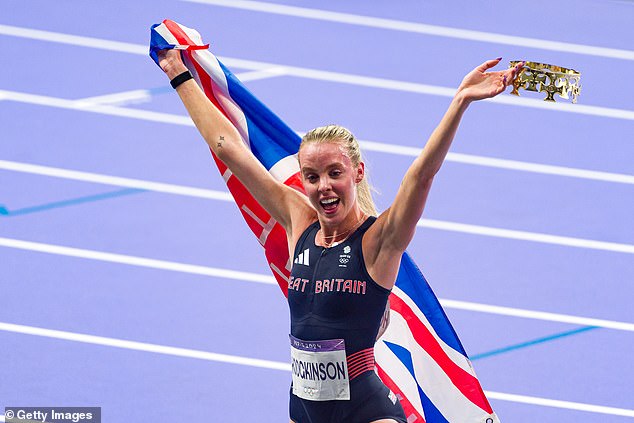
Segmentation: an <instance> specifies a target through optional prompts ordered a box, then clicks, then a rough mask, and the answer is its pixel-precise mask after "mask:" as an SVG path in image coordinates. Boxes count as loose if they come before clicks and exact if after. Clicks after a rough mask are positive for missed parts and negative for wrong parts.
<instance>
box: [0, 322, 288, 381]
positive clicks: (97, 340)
mask: <svg viewBox="0 0 634 423" xmlns="http://www.w3.org/2000/svg"><path fill="white" fill-rule="evenodd" d="M0 330H3V331H6V332H13V333H21V334H24V335H34V336H43V337H46V338H54V339H63V340H65V341H73V342H82V343H85V344H93V345H102V346H106V347H114V348H123V349H127V350H135V351H145V352H151V353H157V354H166V355H173V356H177V357H187V358H195V359H198V360H207V361H216V362H221V363H229V364H238V365H241V366H250V367H259V368H263V369H272V370H285V371H290V370H291V366H290V364H288V363H283V362H279V361H271V360H261V359H257V358H249V357H241V356H236V355H228V354H218V353H212V352H207V351H200V350H191V349H187V348H178V347H171V346H167V345H158V344H150V343H147V342H136V341H128V340H125V339H117V338H107V337H104V336H95V335H86V334H83V333H74V332H66V331H61V330H53V329H45V328H39V327H34V326H25V325H16V324H12V323H6V322H0Z"/></svg>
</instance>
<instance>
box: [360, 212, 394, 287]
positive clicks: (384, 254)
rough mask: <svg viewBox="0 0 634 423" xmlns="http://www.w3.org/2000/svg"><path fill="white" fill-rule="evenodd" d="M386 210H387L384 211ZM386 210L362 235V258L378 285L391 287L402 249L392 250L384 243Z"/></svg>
mask: <svg viewBox="0 0 634 423" xmlns="http://www.w3.org/2000/svg"><path fill="white" fill-rule="evenodd" d="M386 212H387V211H386ZM386 212H383V213H381V214H380V215H379V216H378V217H376V218H374V219H376V220H375V221H374V222H373V223H372V224H371V226H370V227H369V228H368V230H367V231H366V233H365V234H364V236H363V241H362V248H363V259H364V261H365V265H366V268H367V270H368V273H369V274H370V276H371V277H372V279H374V280H375V281H376V282H377V283H378V284H379V285H381V286H382V287H384V288H387V289H392V287H393V286H394V282H396V276H397V274H398V268H399V266H400V264H401V256H402V255H403V251H400V250H392V249H390V248H389V247H388V246H387V244H386V243H384V242H383V240H384V239H385V230H386V224H385V222H386V216H387V215H386Z"/></svg>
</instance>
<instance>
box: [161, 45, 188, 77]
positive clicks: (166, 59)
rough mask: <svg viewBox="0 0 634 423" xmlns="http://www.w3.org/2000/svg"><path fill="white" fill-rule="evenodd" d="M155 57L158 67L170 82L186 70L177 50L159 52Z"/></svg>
mask: <svg viewBox="0 0 634 423" xmlns="http://www.w3.org/2000/svg"><path fill="white" fill-rule="evenodd" d="M157 55H158V58H159V66H160V67H161V69H163V72H165V74H166V75H167V77H168V78H169V79H170V80H172V79H174V78H175V77H177V76H178V75H180V74H181V73H183V72H185V71H186V70H187V67H185V64H184V63H183V59H182V58H181V52H180V51H179V50H175V49H169V50H161V51H159V52H158V53H157Z"/></svg>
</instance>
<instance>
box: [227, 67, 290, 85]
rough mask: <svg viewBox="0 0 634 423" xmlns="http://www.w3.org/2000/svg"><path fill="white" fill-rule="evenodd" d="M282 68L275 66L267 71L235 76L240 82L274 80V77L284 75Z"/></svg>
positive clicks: (284, 70)
mask: <svg viewBox="0 0 634 423" xmlns="http://www.w3.org/2000/svg"><path fill="white" fill-rule="evenodd" d="M286 74H287V72H286V68H285V67H284V66H275V67H272V68H268V69H262V70H255V71H251V72H243V73H238V74H236V77H237V78H238V79H239V80H240V81H242V82H248V81H257V80H260V79H268V78H275V77H276V76H284V75H286Z"/></svg>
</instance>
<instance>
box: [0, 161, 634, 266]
mask: <svg viewBox="0 0 634 423" xmlns="http://www.w3.org/2000/svg"><path fill="white" fill-rule="evenodd" d="M0 169H4V170H10V171H15V172H24V173H31V174H36V175H43V176H51V177H56V178H64V179H72V180H78V181H84V182H93V183H98V184H106V185H114V186H121V187H126V188H137V189H144V190H149V191H157V192H163V193H167V194H174V195H184V196H189V197H197V198H205V199H210V200H220V201H229V202H232V201H233V200H232V197H231V194H229V193H228V192H225V191H215V190H209V189H203V188H194V187H188V186H184V185H174V184H165V183H160V182H151V181H144V180H141V179H131V178H121V177H117V176H109V175H103V174H98V173H89V172H79V171H75V170H68V169H61V168H55V167H48V166H40V165H32V164H28V163H20V162H11V161H7V160H0ZM417 226H419V227H422V228H430V229H437V230H442V231H451V232H460V233H467V234H471V235H481V236H490V237H496V238H504V239H513V240H520V241H531V242H539V243H543V244H552V245H562V246H566V247H576V248H587V249H593V250H600V251H610V252H617V253H626V254H634V245H632V244H622V243H616V242H606V241H597V240H592V239H584V238H574V237H567V236H560V235H551V234H545V233H540V232H528V231H518V230H512V229H502V228H495V227H491V226H482V225H471V224H466V223H458V222H450V221H446V220H436V219H421V220H420V221H419V222H418V224H417Z"/></svg>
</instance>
